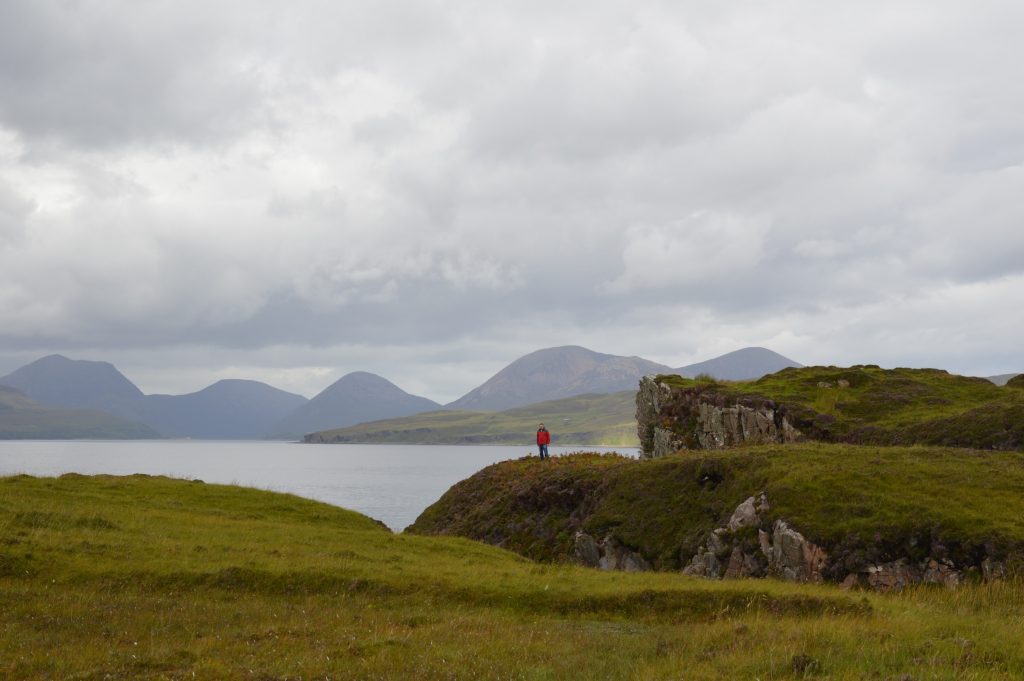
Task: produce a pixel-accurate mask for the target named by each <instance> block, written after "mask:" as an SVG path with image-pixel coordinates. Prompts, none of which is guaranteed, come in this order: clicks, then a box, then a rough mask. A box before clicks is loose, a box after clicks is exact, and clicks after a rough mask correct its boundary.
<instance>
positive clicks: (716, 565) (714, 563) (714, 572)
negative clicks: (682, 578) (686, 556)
mask: <svg viewBox="0 0 1024 681" xmlns="http://www.w3.org/2000/svg"><path fill="white" fill-rule="evenodd" d="M683 574H684V575H690V576H691V577H707V578H708V579H720V578H721V576H722V563H721V562H720V561H719V560H718V557H717V556H716V555H715V554H714V553H713V552H712V551H708V550H707V549H705V548H704V547H703V546H702V547H701V548H700V549H698V550H697V554H696V555H695V556H694V557H693V559H692V560H691V561H690V564H689V565H687V566H686V567H684V568H683Z"/></svg>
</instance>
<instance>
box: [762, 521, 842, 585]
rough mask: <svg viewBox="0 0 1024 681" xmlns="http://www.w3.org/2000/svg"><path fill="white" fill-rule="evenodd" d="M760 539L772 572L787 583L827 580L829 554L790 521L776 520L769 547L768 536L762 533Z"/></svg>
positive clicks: (769, 569) (769, 570)
mask: <svg viewBox="0 0 1024 681" xmlns="http://www.w3.org/2000/svg"><path fill="white" fill-rule="evenodd" d="M764 535H767V533H764ZM758 539H759V540H760V541H761V550H762V551H763V552H764V553H765V556H766V557H767V558H768V572H769V574H772V575H774V576H777V577H779V578H781V579H783V580H785V581H787V582H816V583H818V582H822V581H824V577H823V573H824V570H825V567H826V564H827V563H828V554H827V553H826V552H825V550H824V549H823V548H821V547H820V546H818V545H816V544H814V543H812V542H809V541H807V539H805V538H804V536H803V535H802V534H800V533H799V532H797V531H796V530H794V529H793V528H791V527H790V526H789V525H787V524H786V521H784V520H776V521H775V525H774V527H773V529H772V534H771V542H770V544H769V545H767V546H766V542H765V536H762V535H760V534H759V535H758ZM766 549H767V550H766Z"/></svg>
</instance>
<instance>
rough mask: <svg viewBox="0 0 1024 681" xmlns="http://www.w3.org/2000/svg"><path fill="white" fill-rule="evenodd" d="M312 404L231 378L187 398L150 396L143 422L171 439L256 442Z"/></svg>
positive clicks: (253, 383)
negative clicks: (300, 409) (272, 426)
mask: <svg viewBox="0 0 1024 681" xmlns="http://www.w3.org/2000/svg"><path fill="white" fill-rule="evenodd" d="M307 402H309V400H307V399H306V398H305V397H303V396H302V395H296V394H294V393H289V392H285V391H284V390H279V389H277V388H275V387H273V386H270V385H267V384H266V383H260V382H259V381H246V380H239V379H225V380H223V381H217V382H216V383H214V384H213V385H211V386H209V387H206V388H203V389H202V390H200V391H198V392H194V393H189V394H187V395H147V396H146V397H145V398H143V406H142V420H143V421H144V422H146V423H148V424H149V425H151V426H152V427H154V428H156V429H157V430H158V431H159V432H161V433H163V434H164V435H167V436H169V437H195V438H209V439H255V438H261V437H263V436H264V435H266V434H267V431H268V430H269V428H270V426H271V425H272V424H274V423H276V422H277V421H279V420H280V419H282V418H283V417H285V416H286V415H288V414H290V413H292V412H294V411H295V410H296V409H298V408H299V407H301V406H302V405H304V404H306V403H307Z"/></svg>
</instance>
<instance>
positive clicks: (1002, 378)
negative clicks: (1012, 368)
mask: <svg viewBox="0 0 1024 681" xmlns="http://www.w3.org/2000/svg"><path fill="white" fill-rule="evenodd" d="M1014 376H1020V374H999V375H998V376H986V377H985V378H987V379H988V380H990V381H992V382H993V383H995V384H996V385H1006V382H1007V381H1009V380H1010V379H1011V378H1013V377H1014Z"/></svg>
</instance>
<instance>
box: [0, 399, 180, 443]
mask: <svg viewBox="0 0 1024 681" xmlns="http://www.w3.org/2000/svg"><path fill="white" fill-rule="evenodd" d="M156 437H160V435H159V433H157V432H156V431H155V430H153V429H152V428H149V427H148V426H145V425H143V424H141V423H135V422H132V421H126V420H125V419H121V418H118V417H116V416H113V415H111V414H108V413H106V412H103V411H97V410H96V409H58V408H56V407H48V406H46V405H44V404H39V403H38V402H35V401H34V400H31V399H29V397H28V396H27V395H25V394H24V393H22V392H20V391H18V390H15V389H14V388H7V387H4V386H0V440H46V439H61V440H64V439H76V440H78V439H132V440H144V439H151V438H156Z"/></svg>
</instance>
